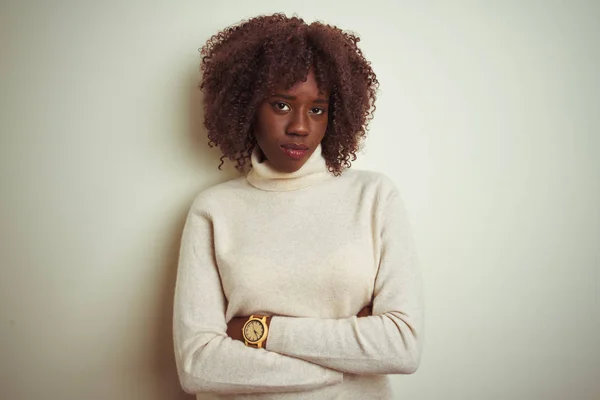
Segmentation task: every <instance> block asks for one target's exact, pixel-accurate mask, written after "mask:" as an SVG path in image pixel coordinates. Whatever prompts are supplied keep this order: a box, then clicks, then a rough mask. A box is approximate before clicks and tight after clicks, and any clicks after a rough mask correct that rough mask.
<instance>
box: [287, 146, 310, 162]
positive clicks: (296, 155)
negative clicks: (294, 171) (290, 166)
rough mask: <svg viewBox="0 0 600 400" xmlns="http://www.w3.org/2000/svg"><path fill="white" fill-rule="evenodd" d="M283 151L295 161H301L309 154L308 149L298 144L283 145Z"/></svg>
mask: <svg viewBox="0 0 600 400" xmlns="http://www.w3.org/2000/svg"><path fill="white" fill-rule="evenodd" d="M281 151H283V153H284V154H285V155H286V156H288V157H290V158H291V159H293V160H300V159H302V158H303V157H304V156H306V154H307V153H308V147H307V146H305V145H303V144H298V143H288V144H283V145H281Z"/></svg>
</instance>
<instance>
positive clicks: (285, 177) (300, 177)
mask: <svg viewBox="0 0 600 400" xmlns="http://www.w3.org/2000/svg"><path fill="white" fill-rule="evenodd" d="M261 155H262V152H261V151H260V149H259V147H258V146H256V147H255V148H254V150H253V151H252V156H251V162H252V169H251V170H250V172H249V173H248V176H247V179H248V182H250V184H251V185H252V186H254V187H256V188H258V189H261V190H267V191H271V192H286V191H291V190H298V189H302V188H305V187H307V186H310V185H312V184H314V183H317V182H320V181H322V180H324V179H327V178H328V177H331V174H330V172H329V171H328V169H327V165H326V163H325V159H324V158H323V155H322V154H321V145H319V146H318V147H317V148H316V149H315V151H314V152H313V153H312V154H311V156H310V157H309V158H308V160H306V162H305V163H304V165H303V166H302V167H301V168H300V169H299V170H298V171H295V172H279V171H277V170H276V169H275V168H273V166H272V165H271V163H270V162H269V160H264V161H262V162H261Z"/></svg>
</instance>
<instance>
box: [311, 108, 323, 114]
mask: <svg viewBox="0 0 600 400" xmlns="http://www.w3.org/2000/svg"><path fill="white" fill-rule="evenodd" d="M310 112H311V113H313V114H315V115H322V114H325V110H324V109H323V108H319V107H314V108H311V109H310Z"/></svg>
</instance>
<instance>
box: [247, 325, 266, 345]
mask: <svg viewBox="0 0 600 400" xmlns="http://www.w3.org/2000/svg"><path fill="white" fill-rule="evenodd" d="M264 332H265V329H264V327H263V324H262V323H260V321H255V320H252V321H249V322H248V323H247V324H246V326H245V327H244V336H245V337H246V340H248V341H249V342H256V341H257V340H259V339H260V338H261V337H262V336H263V334H264Z"/></svg>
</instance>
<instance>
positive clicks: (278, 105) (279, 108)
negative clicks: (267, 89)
mask: <svg viewBox="0 0 600 400" xmlns="http://www.w3.org/2000/svg"><path fill="white" fill-rule="evenodd" d="M273 108H274V109H275V110H277V111H289V110H290V106H289V105H287V104H285V103H282V102H281V101H276V102H275V103H273Z"/></svg>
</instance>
